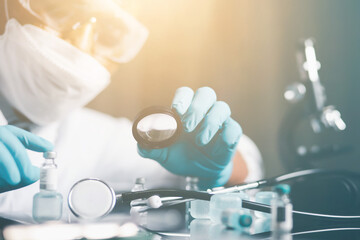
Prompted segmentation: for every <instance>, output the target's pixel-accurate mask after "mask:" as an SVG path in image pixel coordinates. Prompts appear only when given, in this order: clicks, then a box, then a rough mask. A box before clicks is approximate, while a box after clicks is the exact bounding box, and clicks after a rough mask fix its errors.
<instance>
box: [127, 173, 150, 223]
mask: <svg viewBox="0 0 360 240" xmlns="http://www.w3.org/2000/svg"><path fill="white" fill-rule="evenodd" d="M145 183H146V179H145V178H143V177H140V178H136V180H135V184H134V186H133V188H132V189H131V191H132V192H138V191H144V190H146V188H145ZM142 201H144V199H136V200H133V201H131V203H130V206H131V209H130V216H131V217H132V219H133V220H134V221H135V222H136V223H137V224H139V225H141V226H145V225H146V223H147V212H143V209H144V207H139V206H136V205H137V203H141V202H142Z"/></svg>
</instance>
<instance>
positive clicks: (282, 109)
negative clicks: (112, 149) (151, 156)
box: [88, 0, 360, 177]
mask: <svg viewBox="0 0 360 240" xmlns="http://www.w3.org/2000/svg"><path fill="white" fill-rule="evenodd" d="M121 4H122V6H123V8H124V9H125V10H127V11H129V12H130V13H132V14H133V15H134V16H135V17H136V18H137V19H138V20H139V21H140V22H142V23H143V24H144V25H145V26H146V27H147V28H148V29H149V32H150V34H149V37H148V40H147V42H146V43H145V45H144V47H143V49H142V51H140V53H139V54H138V56H137V57H136V58H135V59H134V60H133V61H131V62H130V63H127V64H122V65H121V66H120V67H119V69H118V70H117V72H116V73H115V74H114V75H113V78H112V82H111V85H110V86H109V87H108V88H107V89H106V90H105V91H104V92H102V93H101V94H100V95H99V96H98V97H97V98H96V99H95V100H93V101H92V102H91V103H90V104H89V105H88V107H90V108H93V109H96V110H99V111H101V112H105V113H108V114H111V115H113V116H115V117H123V116H126V117H128V118H129V119H131V120H134V118H135V116H136V114H137V112H138V111H139V110H140V109H143V108H144V107H147V106H150V105H164V103H168V105H169V106H170V104H171V100H172V97H173V94H174V91H175V90H176V89H177V88H178V87H180V86H189V87H191V88H193V89H197V88H198V87H201V86H210V87H212V88H214V90H215V91H216V93H217V95H218V99H219V100H223V101H226V102H227V103H229V105H230V107H231V109H232V116H233V118H234V119H236V120H237V121H238V122H239V123H240V124H241V126H242V128H243V131H244V133H245V134H246V135H248V136H250V137H251V138H252V139H253V140H254V142H255V143H256V144H257V145H258V147H259V149H260V151H261V153H262V155H263V158H264V165H265V173H266V176H268V177H271V176H275V175H278V174H282V173H284V172H285V171H286V169H285V166H284V164H282V160H281V157H280V153H279V148H280V147H281V146H279V145H281V144H282V143H281V141H280V142H279V141H278V139H279V131H280V130H281V129H282V128H283V119H284V116H286V115H288V114H289V112H290V111H291V109H292V108H293V107H294V106H293V105H292V104H291V103H289V102H287V101H286V100H285V98H284V91H285V89H286V87H287V86H289V85H290V84H292V83H294V82H299V81H300V82H301V72H300V71H299V66H298V65H299V64H298V62H297V52H298V51H299V50H303V47H304V46H303V40H304V39H306V38H309V37H311V38H313V39H314V42H315V45H314V47H315V49H316V56H317V59H318V61H320V63H321V69H320V70H319V75H320V79H321V83H322V84H323V86H324V88H325V91H326V95H327V104H329V105H334V106H335V107H336V109H338V110H339V111H340V112H341V117H342V119H343V120H344V122H345V123H346V126H347V127H346V129H345V130H344V131H341V132H337V133H335V134H333V135H331V137H325V138H326V139H325V141H329V142H331V143H339V144H343V145H346V146H348V148H347V151H345V153H341V154H334V155H333V156H330V157H326V159H325V160H324V159H323V160H320V165H325V166H332V165H333V166H337V167H339V166H341V167H344V168H348V169H352V170H360V164H359V160H360V150H359V148H360V145H359V142H360V126H359V123H360V107H359V102H360V94H359V91H360V28H359V27H358V26H359V23H360V1H358V0H316V1H314V0H293V1H286V0H271V1H261V0H241V1H239V0H227V1H221V0H211V1H209V0H198V1H190V0H172V1H165V0H124V1H121ZM304 125H306V123H305V124H304ZM304 129H306V127H304ZM299 131H301V130H299ZM301 132H303V136H301V140H300V141H302V142H304V143H306V142H310V141H312V140H313V139H314V133H313V132H311V131H307V130H304V131H301ZM322 140H324V139H322ZM339 162H341V164H339Z"/></svg>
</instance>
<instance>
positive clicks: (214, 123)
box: [196, 101, 231, 146]
mask: <svg viewBox="0 0 360 240" xmlns="http://www.w3.org/2000/svg"><path fill="white" fill-rule="evenodd" d="M230 115H231V110H230V107H229V105H228V104H227V103H225V102H222V101H218V102H215V103H214V105H213V106H212V108H211V109H210V111H209V112H208V114H207V115H206V116H205V118H204V121H203V122H202V123H201V127H200V130H199V133H198V134H197V136H196V143H197V144H198V145H200V146H203V145H206V144H208V143H209V142H210V140H211V139H212V138H213V137H214V136H215V134H216V133H217V132H218V131H219V129H221V128H222V126H223V124H224V122H225V121H226V120H227V119H228V118H229V117H230Z"/></svg>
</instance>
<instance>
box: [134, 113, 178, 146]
mask: <svg viewBox="0 0 360 240" xmlns="http://www.w3.org/2000/svg"><path fill="white" fill-rule="evenodd" d="M176 129H177V123H176V120H175V119H174V118H173V117H172V116H169V115H167V114H163V113H154V114H151V115H149V116H146V117H144V118H143V119H141V120H140V121H139V123H138V125H137V130H138V132H139V135H140V136H141V137H142V138H144V139H146V140H147V141H149V142H161V141H164V140H168V139H170V138H171V137H172V136H173V135H174V133H175V132H176Z"/></svg>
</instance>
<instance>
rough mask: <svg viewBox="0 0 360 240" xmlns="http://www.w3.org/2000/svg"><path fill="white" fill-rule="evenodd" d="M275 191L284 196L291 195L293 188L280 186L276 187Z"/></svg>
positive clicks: (285, 185) (286, 185)
mask: <svg viewBox="0 0 360 240" xmlns="http://www.w3.org/2000/svg"><path fill="white" fill-rule="evenodd" d="M273 190H274V191H275V192H277V193H278V194H281V195H284V194H289V193H290V190H291V188H290V186H289V185H288V184H279V185H276V186H275V187H274V189H273Z"/></svg>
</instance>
